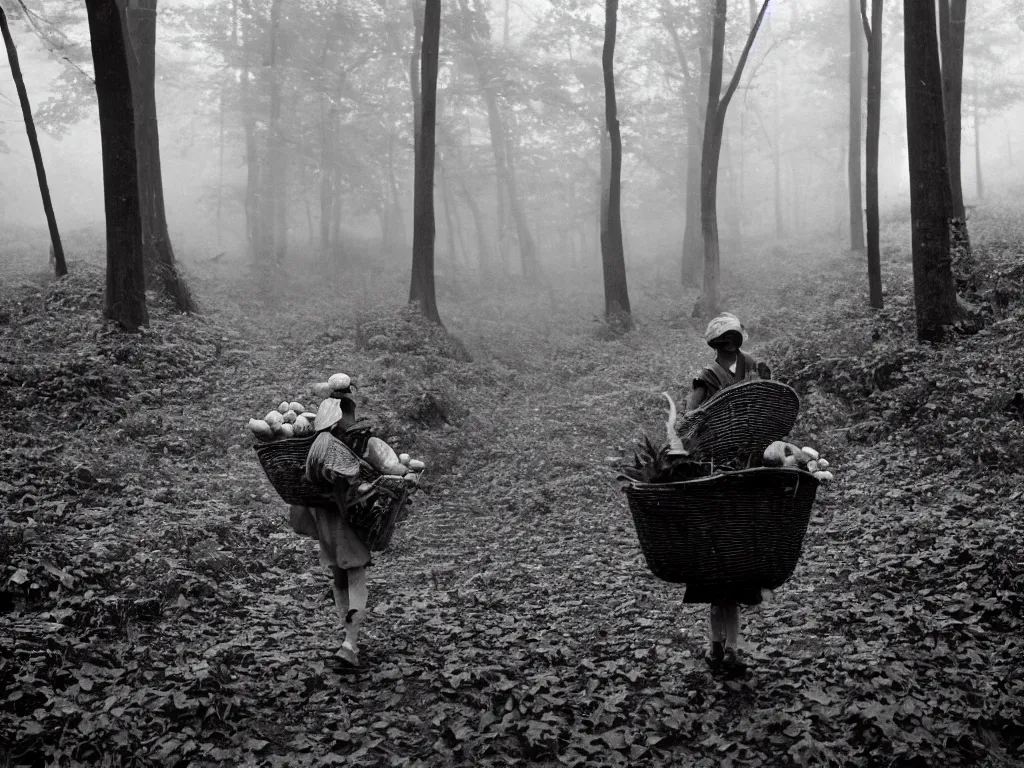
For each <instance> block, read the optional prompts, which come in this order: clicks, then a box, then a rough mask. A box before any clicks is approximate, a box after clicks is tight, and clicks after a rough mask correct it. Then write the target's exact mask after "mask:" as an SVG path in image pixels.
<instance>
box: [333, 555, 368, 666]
mask: <svg viewBox="0 0 1024 768" xmlns="http://www.w3.org/2000/svg"><path fill="white" fill-rule="evenodd" d="M331 571H332V572H333V574H334V584H333V585H332V588H333V590H334V605H335V608H336V609H337V611H338V618H339V619H340V620H341V624H342V627H343V628H344V630H345V638H344V641H343V642H342V644H341V650H339V651H338V655H339V656H340V657H341V658H343V659H345V661H347V662H349V663H350V664H352V665H357V664H358V663H359V629H360V627H361V626H362V624H363V618H364V617H365V615H366V569H365V568H350V569H348V570H346V569H344V568H332V569H331Z"/></svg>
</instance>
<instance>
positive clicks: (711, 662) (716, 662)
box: [704, 641, 725, 672]
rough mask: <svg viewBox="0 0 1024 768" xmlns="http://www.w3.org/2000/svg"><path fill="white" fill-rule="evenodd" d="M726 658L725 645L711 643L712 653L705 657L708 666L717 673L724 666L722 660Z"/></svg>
mask: <svg viewBox="0 0 1024 768" xmlns="http://www.w3.org/2000/svg"><path fill="white" fill-rule="evenodd" d="M724 658H725V644H724V643H720V642H717V641H715V642H713V643H711V652H710V653H709V654H708V655H707V656H705V657H704V661H706V662H707V663H708V666H709V667H711V669H713V670H715V671H716V672H717V671H718V670H719V669H720V668H721V666H722V660H723V659H724Z"/></svg>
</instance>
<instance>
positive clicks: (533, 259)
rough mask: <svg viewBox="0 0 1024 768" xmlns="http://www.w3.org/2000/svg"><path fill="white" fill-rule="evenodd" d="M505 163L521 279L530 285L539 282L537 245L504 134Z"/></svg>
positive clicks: (513, 157) (513, 159) (510, 151)
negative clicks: (517, 244)
mask: <svg viewBox="0 0 1024 768" xmlns="http://www.w3.org/2000/svg"><path fill="white" fill-rule="evenodd" d="M505 141H506V144H505V161H506V163H507V168H506V170H507V171H508V175H507V176H506V180H507V182H508V204H509V208H511V209H512V221H513V222H515V225H516V239H517V240H518V241H519V261H520V264H521V267H522V270H523V279H525V280H526V282H527V283H529V284H531V285H536V284H537V283H539V282H540V265H539V264H538V263H537V244H536V243H535V242H534V240H533V235H532V234H531V233H530V227H529V225H528V224H527V223H526V213H525V211H524V210H523V202H522V199H521V198H520V196H519V184H518V182H517V181H516V164H515V154H514V153H513V151H512V137H511V135H510V134H509V133H508V131H506V132H505Z"/></svg>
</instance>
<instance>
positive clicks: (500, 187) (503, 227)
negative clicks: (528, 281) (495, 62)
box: [479, 74, 508, 272]
mask: <svg viewBox="0 0 1024 768" xmlns="http://www.w3.org/2000/svg"><path fill="white" fill-rule="evenodd" d="M479 79H480V80H481V81H482V80H483V79H484V76H483V75H482V74H480V75H479ZM483 97H484V105H485V106H486V107H487V126H488V128H489V129H490V134H491V152H492V154H493V155H494V180H495V184H496V188H495V193H496V195H497V197H496V201H497V208H496V212H497V226H498V254H499V261H500V262H501V268H502V271H503V272H504V271H505V270H506V269H507V266H508V237H507V236H508V221H507V219H508V214H507V211H506V210H505V195H506V190H507V188H508V181H507V178H508V168H507V166H506V164H505V149H506V146H507V145H506V142H505V126H504V123H502V120H501V113H500V112H499V111H498V99H497V97H496V96H495V95H494V92H493V91H492V90H491V89H490V88H488V87H487V86H486V85H484V86H483Z"/></svg>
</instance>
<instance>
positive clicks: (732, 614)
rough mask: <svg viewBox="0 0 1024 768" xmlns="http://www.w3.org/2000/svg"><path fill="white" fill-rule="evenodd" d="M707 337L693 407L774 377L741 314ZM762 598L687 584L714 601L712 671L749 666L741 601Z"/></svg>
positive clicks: (746, 591)
mask: <svg viewBox="0 0 1024 768" xmlns="http://www.w3.org/2000/svg"><path fill="white" fill-rule="evenodd" d="M704 340H705V341H706V342H707V344H708V346H709V347H711V348H712V349H713V350H715V353H716V354H715V361H714V363H712V365H711V366H709V367H707V368H704V369H703V370H702V371H701V372H700V374H699V375H698V376H697V377H696V378H695V379H694V380H693V388H692V389H691V391H690V393H689V395H688V396H687V398H686V409H687V411H692V410H693V409H695V408H698V407H699V406H701V405H702V404H703V403H706V402H707V401H708V400H710V399H711V398H713V397H715V396H716V395H717V394H718V393H720V392H721V391H722V390H724V389H726V388H728V387H731V386H732V385H734V384H739V383H740V382H742V381H747V380H750V379H762V378H763V379H770V378H771V370H770V369H769V368H768V366H767V365H765V364H764V363H761V362H758V361H757V360H755V359H754V358H753V357H752V356H751V355H748V354H746V353H745V352H741V351H740V347H741V346H742V345H743V324H742V323H741V322H740V320H739V318H738V317H736V316H735V315H733V314H731V313H729V312H723V313H722V314H720V315H718V316H717V317H715V318H714V319H713V320H712V321H711V322H710V323H708V327H707V330H706V331H705V332H704ZM761 599H762V598H761V588H760V586H759V585H756V584H754V585H749V586H743V587H734V588H716V587H705V586H702V585H700V584H687V586H686V594H685V595H684V597H683V602H685V603H710V604H711V615H710V619H709V630H710V638H709V639H710V643H711V648H710V652H709V654H708V656H707V662H708V664H709V665H710V666H711V668H712V669H714V670H718V669H720V668H722V667H725V669H726V670H727V671H729V672H733V673H742V672H744V671H745V670H746V664H744V663H743V661H742V660H741V659H740V657H739V646H740V605H741V604H742V605H758V604H760V602H761Z"/></svg>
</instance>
